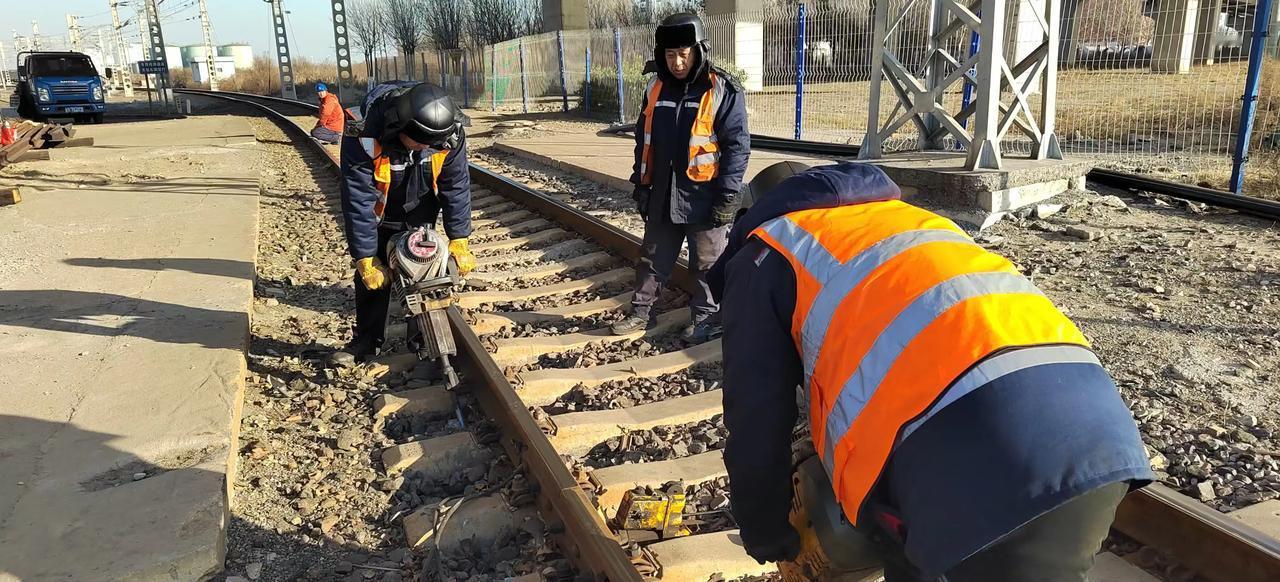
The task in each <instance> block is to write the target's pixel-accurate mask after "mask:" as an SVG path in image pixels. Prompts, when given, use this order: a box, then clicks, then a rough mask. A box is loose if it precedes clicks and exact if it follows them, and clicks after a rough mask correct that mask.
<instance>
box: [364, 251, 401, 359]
mask: <svg viewBox="0 0 1280 582" xmlns="http://www.w3.org/2000/svg"><path fill="white" fill-rule="evenodd" d="M399 232H401V231H400V230H397V229H389V228H379V229H378V255H377V256H378V260H379V261H382V264H383V265H386V264H387V243H388V242H389V241H390V240H391V237H392V236H394V235H396V234H397V233H399ZM355 279H356V328H355V333H354V334H352V335H354V336H355V340H356V341H358V342H360V343H361V344H364V345H366V346H372V347H374V348H376V347H380V346H381V345H382V340H383V337H384V336H385V335H386V333H387V309H388V307H389V306H390V304H391V281H389V280H388V281H387V284H386V285H383V286H382V288H381V289H377V290H374V291H370V290H369V289H368V288H367V287H365V286H364V279H361V278H360V273H359V272H357V273H356V275H355Z"/></svg>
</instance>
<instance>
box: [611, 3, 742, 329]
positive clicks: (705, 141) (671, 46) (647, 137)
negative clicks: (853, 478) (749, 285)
mask: <svg viewBox="0 0 1280 582" xmlns="http://www.w3.org/2000/svg"><path fill="white" fill-rule="evenodd" d="M654 40H655V46H656V47H657V48H655V49H654V65H655V66H656V67H657V75H656V76H654V77H653V78H651V79H650V81H649V86H648V88H647V89H646V90H645V94H644V102H643V103H641V113H640V118H639V120H638V121H636V147H635V165H634V166H633V171H632V175H631V183H632V184H634V185H635V191H634V193H633V194H632V196H633V197H634V198H635V201H636V210H637V211H638V212H639V213H640V216H641V218H643V219H644V244H643V247H642V249H641V250H642V252H643V256H642V258H641V260H640V264H639V265H638V266H637V267H636V287H635V295H634V296H633V297H632V300H631V306H632V312H631V315H630V317H627V318H626V319H623V320H622V321H619V322H618V323H616V324H614V325H613V332H614V333H616V334H619V335H622V334H628V333H632V332H635V331H638V330H642V329H645V328H646V327H647V326H648V325H649V324H650V323H651V322H652V319H653V317H654V316H655V314H654V313H652V310H653V304H654V303H655V302H656V301H657V299H658V294H659V293H660V292H661V291H662V285H663V284H664V283H666V281H667V279H668V278H669V277H670V276H671V269H672V268H673V267H675V264H676V259H677V258H678V257H679V256H680V247H681V246H682V245H683V244H684V243H685V241H686V240H687V241H688V243H689V270H690V271H691V272H692V274H693V276H694V277H695V279H696V280H697V284H698V286H697V289H696V290H695V291H694V293H693V297H691V298H690V299H689V308H690V311H691V315H692V317H691V321H690V322H689V326H688V327H687V328H686V329H685V333H684V337H685V339H687V340H689V341H692V342H702V341H706V340H707V339H710V338H711V337H714V336H715V335H718V334H719V326H718V325H717V324H716V323H715V321H714V318H712V317H711V316H712V315H713V314H714V313H715V312H716V309H717V306H716V303H715V301H713V300H712V299H711V292H710V290H709V289H708V288H707V284H706V274H707V271H708V270H709V269H710V268H711V265H712V264H714V263H715V262H716V259H717V258H719V256H720V253H721V252H722V251H724V245H725V236H726V235H727V234H728V230H729V221H730V220H732V219H733V212H734V211H735V210H737V208H738V206H737V204H738V201H737V195H738V190H739V189H741V188H742V176H743V174H744V173H745V172H746V171H747V158H748V157H749V156H750V154H751V134H750V132H749V131H748V130H747V112H746V99H745V91H743V90H742V89H741V88H740V87H739V86H738V84H737V81H735V80H734V79H733V78H732V77H730V76H729V75H728V74H726V73H725V72H724V71H722V70H720V69H719V68H718V67H716V66H714V65H713V64H712V63H711V59H710V57H711V54H710V53H711V51H710V44H709V43H708V41H707V36H706V31H705V29H704V28H703V25H702V20H701V19H699V18H698V16H697V15H695V14H688V13H681V14H673V15H671V16H668V17H667V18H666V19H664V20H663V21H662V24H660V25H659V26H658V28H657V31H656V32H655V34H654Z"/></svg>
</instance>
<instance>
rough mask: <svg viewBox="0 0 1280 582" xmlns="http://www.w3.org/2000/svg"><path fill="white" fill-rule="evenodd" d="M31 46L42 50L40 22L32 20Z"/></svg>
mask: <svg viewBox="0 0 1280 582" xmlns="http://www.w3.org/2000/svg"><path fill="white" fill-rule="evenodd" d="M31 47H32V48H34V49H35V50H41V47H40V23H39V22H36V21H34V20H32V21H31Z"/></svg>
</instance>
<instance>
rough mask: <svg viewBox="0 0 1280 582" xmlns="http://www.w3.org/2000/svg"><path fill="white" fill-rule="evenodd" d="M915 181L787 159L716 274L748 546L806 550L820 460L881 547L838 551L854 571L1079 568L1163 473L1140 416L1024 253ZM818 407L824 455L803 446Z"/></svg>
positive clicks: (757, 195) (1056, 578)
mask: <svg viewBox="0 0 1280 582" xmlns="http://www.w3.org/2000/svg"><path fill="white" fill-rule="evenodd" d="M899 198H900V192H899V189H898V187H897V185H895V184H894V183H893V182H892V181H891V180H890V179H889V178H888V177H887V176H886V175H885V174H884V172H883V171H881V170H880V169H879V168H878V167H876V166H873V165H870V164H857V163H849V162H845V163H840V164H836V165H830V166H821V167H817V168H812V169H806V167H805V166H804V165H803V164H798V163H795V162H784V163H781V164H777V165H775V166H772V167H770V168H767V169H765V170H764V171H763V172H761V174H760V175H759V176H757V177H756V178H755V179H754V180H753V181H752V182H751V185H750V187H749V188H747V189H746V191H744V193H743V196H742V200H743V201H742V204H743V206H744V207H746V210H744V211H742V212H741V213H740V214H739V215H738V217H737V219H736V222H735V223H734V226H733V229H732V231H731V232H730V235H729V242H728V247H727V249H726V251H725V253H724V255H723V256H722V257H721V258H720V260H719V261H718V262H717V263H716V265H715V266H714V267H713V268H712V270H711V273H710V274H709V282H710V285H711V287H712V290H713V292H714V293H715V295H716V297H717V298H719V299H721V301H722V312H721V317H722V319H723V322H724V335H723V337H722V341H723V349H724V361H723V366H724V424H725V427H726V428H727V429H728V431H729V434H728V438H727V442H726V448H725V451H724V461H725V466H726V468H727V470H728V474H729V478H730V488H731V493H732V495H731V500H732V509H733V514H734V517H735V518H736V521H737V522H738V525H739V527H740V535H741V537H742V542H743V545H744V546H745V548H746V550H747V552H748V553H750V555H751V556H753V557H755V558H756V559H757V560H759V561H760V562H761V563H764V562H765V561H776V562H784V563H789V564H794V563H795V561H796V560H797V559H799V560H801V561H803V560H804V559H806V558H805V556H800V551H801V546H802V543H801V536H800V535H799V533H798V532H797V530H796V528H795V526H794V525H793V522H792V521H791V517H792V514H791V508H792V506H791V502H792V494H793V481H792V478H793V475H801V474H804V472H805V471H804V470H805V469H806V468H807V469H808V474H809V475H810V476H813V475H816V480H818V481H821V487H822V488H824V489H823V490H824V491H826V492H827V493H828V494H829V497H830V499H831V500H832V501H831V504H830V507H831V508H833V509H832V510H831V511H833V512H834V513H835V514H842V515H843V517H844V520H845V521H846V522H847V524H846V525H849V524H851V527H849V528H848V530H849V531H847V532H845V533H846V534H847V535H846V536H835V535H834V534H832V535H831V536H829V537H828V538H827V539H826V541H827V542H828V543H829V544H831V545H832V546H833V547H842V548H849V547H857V546H859V544H858V543H842V544H835V543H834V541H835V540H836V539H837V538H838V539H840V540H843V541H845V542H848V538H856V539H865V540H869V543H867V544H862V545H863V546H866V547H870V548H873V549H874V550H875V551H873V552H870V553H869V555H865V556H855V555H852V554H853V552H850V551H843V550H842V551H827V552H826V553H827V554H828V556H827V557H828V558H830V559H831V560H833V561H834V560H837V559H838V560H844V561H846V562H849V563H848V564H846V565H848V566H849V567H850V568H853V567H855V566H857V565H858V564H857V562H858V560H862V562H861V565H862V566H867V565H878V566H883V567H884V568H885V571H886V580H888V582H898V581H903V580H909V581H915V580H939V579H945V580H949V581H952V582H957V581H975V582H976V581H984V582H990V581H1014V580H1017V581H1026V582H1032V581H1035V582H1065V581H1068V580H1070V581H1083V580H1085V579H1086V578H1085V575H1086V572H1087V571H1088V570H1089V568H1090V567H1091V566H1092V563H1093V556H1094V554H1095V553H1097V551H1098V549H1099V546H1100V544H1101V543H1102V541H1103V539H1104V538H1105V537H1106V535H1107V532H1108V528H1109V526H1110V524H1111V521H1112V520H1113V519H1114V515H1115V510H1116V507H1117V505H1118V504H1119V503H1120V500H1121V498H1122V497H1123V496H1124V495H1125V494H1126V493H1127V492H1128V491H1129V490H1130V489H1132V488H1134V487H1139V486H1142V485H1143V484H1145V483H1147V482H1148V481H1150V480H1151V479H1153V478H1154V474H1153V473H1152V471H1151V468H1150V466H1149V463H1148V459H1147V455H1146V454H1145V451H1144V448H1143V445H1142V441H1141V439H1140V437H1139V434H1138V430H1137V426H1136V424H1135V423H1134V420H1133V417H1132V416H1131V415H1130V412H1129V410H1128V408H1127V407H1126V406H1125V404H1124V402H1123V401H1122V400H1121V398H1120V394H1119V391H1118V390H1117V388H1116V386H1115V383H1114V382H1113V381H1112V379H1111V377H1110V376H1109V375H1108V374H1107V372H1106V370H1104V369H1103V367H1102V366H1101V364H1100V363H1099V361H1098V359H1097V356H1095V355H1094V353H1093V352H1092V351H1091V350H1090V349H1089V342H1088V341H1087V340H1086V339H1085V336H1084V335H1083V334H1082V333H1081V332H1080V330H1079V329H1078V328H1077V327H1076V326H1075V325H1074V324H1073V323H1072V322H1071V320H1070V319H1068V318H1067V317H1066V316H1065V315H1063V313H1062V312H1061V311H1059V310H1058V309H1057V308H1056V307H1055V306H1054V304H1053V303H1052V302H1051V301H1050V300H1049V299H1048V298H1047V297H1045V295H1044V294H1043V293H1042V292H1041V291H1040V290H1039V289H1037V288H1036V286H1035V285H1034V284H1033V283H1032V282H1031V281H1030V280H1028V279H1027V278H1026V277H1024V276H1022V275H1021V274H1020V273H1019V272H1018V270H1017V269H1016V268H1015V267H1014V266H1013V264H1012V263H1010V262H1009V261H1008V260H1007V259H1005V258H1004V257H1001V256H999V255H997V254H995V253H992V252H990V251H988V250H986V249H984V248H983V247H982V246H980V245H978V244H977V243H975V242H974V241H973V240H972V239H971V238H970V237H969V236H968V235H967V234H966V233H965V231H963V230H961V229H960V228H959V227H958V226H957V225H956V224H955V223H953V222H952V221H950V220H947V219H945V218H943V217H941V216H939V215H937V214H934V213H932V212H929V211H927V210H924V209H922V208H919V207H916V206H913V205H911V204H907V203H905V202H902V201H901V200H900V199H899ZM797 401H799V403H800V405H799V406H798V405H797ZM801 416H803V417H804V419H805V420H806V422H804V425H803V426H804V427H805V428H807V429H808V430H807V432H808V440H809V441H811V444H812V447H811V448H809V447H801V449H807V450H809V451H811V452H812V453H811V454H809V455H803V454H800V455H796V454H795V453H794V452H793V446H792V445H793V429H794V428H795V426H796V421H797V419H798V417H801ZM801 442H804V441H803V439H802V440H801ZM801 497H802V498H803V495H802V496H801ZM821 510H822V508H818V507H805V511H806V512H807V513H808V514H809V515H817V514H819V512H821ZM802 529H803V528H802ZM818 537H819V539H822V537H821V536H820V535H819V536H818ZM824 549H826V546H825V545H824ZM798 556H800V557H799V558H798Z"/></svg>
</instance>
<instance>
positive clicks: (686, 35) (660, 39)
mask: <svg viewBox="0 0 1280 582" xmlns="http://www.w3.org/2000/svg"><path fill="white" fill-rule="evenodd" d="M684 47H693V50H694V52H696V53H697V55H698V64H697V68H696V69H694V71H693V72H694V73H695V74H701V73H702V71H703V70H705V69H706V67H707V57H708V56H709V55H710V54H711V44H710V43H709V42H707V28H706V27H705V26H703V24H702V19H701V18H699V17H698V15H697V14H694V13H692V12H677V13H676V14H672V15H671V16H668V17H666V18H663V19H662V22H661V23H659V24H658V28H657V29H656V30H654V32H653V60H654V62H655V63H656V64H657V65H658V70H659V71H660V72H665V73H667V74H670V71H667V59H666V55H665V54H664V51H666V50H667V49H675V48H684Z"/></svg>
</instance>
